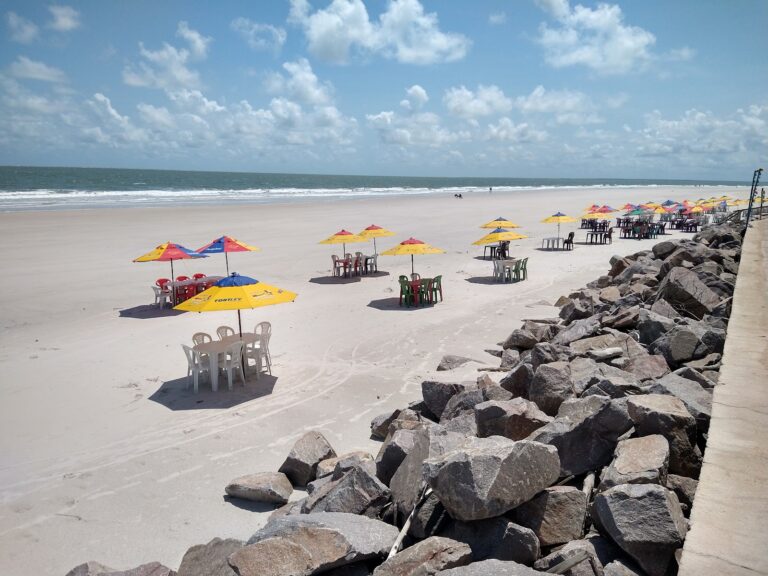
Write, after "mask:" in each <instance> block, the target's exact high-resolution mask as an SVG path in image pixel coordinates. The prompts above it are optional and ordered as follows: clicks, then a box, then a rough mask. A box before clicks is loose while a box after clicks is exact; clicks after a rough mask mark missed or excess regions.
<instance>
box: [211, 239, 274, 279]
mask: <svg viewBox="0 0 768 576" xmlns="http://www.w3.org/2000/svg"><path fill="white" fill-rule="evenodd" d="M257 250H261V248H257V247H256V246H249V245H248V244H246V243H245V242H240V240H236V239H235V238H232V237H231V236H222V237H221V238H216V240H214V241H213V242H211V243H210V244H206V245H205V246H203V247H202V248H198V249H197V250H196V252H197V253H198V254H221V253H222V252H223V253H224V259H225V260H226V262H227V276H229V256H228V253H229V252H256V251H257Z"/></svg>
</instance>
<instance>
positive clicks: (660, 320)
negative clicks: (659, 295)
mask: <svg viewBox="0 0 768 576" xmlns="http://www.w3.org/2000/svg"><path fill="white" fill-rule="evenodd" d="M660 301H661V302H665V301H664V300H660ZM675 326H676V324H675V321H674V320H672V319H671V318H668V317H667V316H664V315H662V314H657V313H656V312H654V311H653V310H652V309H651V310H645V309H643V310H640V311H639V312H638V321H637V333H638V335H639V336H640V342H641V343H643V344H646V345H648V344H651V343H652V342H654V341H656V340H658V339H659V338H661V337H662V336H663V335H664V334H666V333H667V332H669V331H670V330H672V328H674V327H675Z"/></svg>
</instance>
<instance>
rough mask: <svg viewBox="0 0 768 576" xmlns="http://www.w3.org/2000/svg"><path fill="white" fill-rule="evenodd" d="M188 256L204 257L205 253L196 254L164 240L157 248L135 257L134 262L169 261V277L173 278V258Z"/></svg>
mask: <svg viewBox="0 0 768 576" xmlns="http://www.w3.org/2000/svg"><path fill="white" fill-rule="evenodd" d="M190 258H206V256H205V254H198V253H197V252H195V251H194V250H190V249H189V248H185V247H184V246H182V245H181V244H174V243H173V242H165V243H164V244H160V246H158V247H157V248H155V249H154V250H152V251H151V252H147V253H146V254H144V255H142V256H139V257H138V258H135V259H134V260H133V261H134V262H170V263H171V279H173V261H174V260H188V259H190Z"/></svg>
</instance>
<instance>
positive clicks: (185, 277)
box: [176, 276, 189, 282]
mask: <svg viewBox="0 0 768 576" xmlns="http://www.w3.org/2000/svg"><path fill="white" fill-rule="evenodd" d="M184 280H189V276H176V282H184Z"/></svg>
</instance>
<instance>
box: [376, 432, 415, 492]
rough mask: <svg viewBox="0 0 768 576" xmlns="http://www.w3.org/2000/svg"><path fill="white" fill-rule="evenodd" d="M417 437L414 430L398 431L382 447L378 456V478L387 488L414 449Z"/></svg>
mask: <svg viewBox="0 0 768 576" xmlns="http://www.w3.org/2000/svg"><path fill="white" fill-rule="evenodd" d="M415 436H416V432H415V431H414V430H397V431H395V433H394V434H392V435H391V436H389V437H388V438H387V439H386V440H385V441H384V443H383V444H382V445H381V448H380V449H379V453H378V454H377V455H376V476H378V477H379V480H381V481H382V482H384V484H386V485H387V486H389V483H390V481H391V480H392V476H394V474H395V472H396V471H397V469H398V467H399V466H400V464H402V462H403V460H405V457H406V456H407V455H408V452H410V451H411V449H412V448H413V443H414V438H415Z"/></svg>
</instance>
